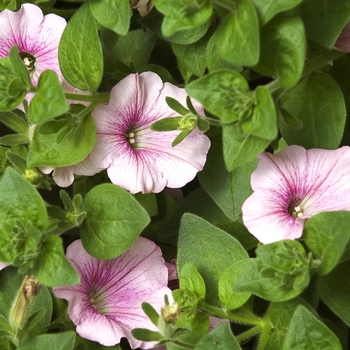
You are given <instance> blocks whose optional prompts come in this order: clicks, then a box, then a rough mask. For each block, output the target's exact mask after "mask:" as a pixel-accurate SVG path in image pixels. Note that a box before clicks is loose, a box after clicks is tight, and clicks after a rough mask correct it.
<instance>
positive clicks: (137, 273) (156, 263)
mask: <svg viewBox="0 0 350 350" xmlns="http://www.w3.org/2000/svg"><path fill="white" fill-rule="evenodd" d="M67 258H68V260H70V261H71V263H72V264H73V266H74V267H75V268H76V270H77V271H78V272H79V274H80V276H81V282H80V284H79V285H77V286H67V287H54V288H53V292H54V294H55V295H56V297H59V298H64V299H67V300H68V302H69V315H70V317H71V318H72V320H73V322H74V323H75V324H76V325H77V332H78V333H79V334H80V335H81V336H83V337H85V338H87V339H90V340H94V341H98V342H99V343H101V344H103V345H114V344H117V343H119V342H120V338H121V337H127V338H128V340H129V342H130V343H131V345H132V347H133V348H136V347H142V348H145V349H147V348H150V347H152V346H153V344H152V343H150V344H149V343H143V342H141V341H139V340H137V339H135V338H133V337H132V335H131V330H132V329H134V328H136V327H141V328H148V329H153V330H156V328H155V326H154V325H153V324H152V322H151V321H150V320H149V319H148V317H147V316H146V315H145V314H144V312H143V310H142V309H141V303H142V302H143V301H146V302H148V303H150V304H151V305H152V306H153V307H154V308H155V309H156V310H158V312H159V311H160V308H161V306H162V305H163V304H164V295H165V294H167V295H168V297H169V298H170V301H172V297H171V291H170V289H169V288H167V287H166V285H167V282H168V272H167V268H166V266H165V263H164V259H163V257H162V255H161V251H160V249H159V247H157V246H156V245H155V244H154V243H153V242H152V241H149V240H148V239H146V238H142V237H139V238H138V239H137V241H136V242H135V244H134V245H133V246H132V247H131V248H130V249H129V250H128V251H126V252H125V253H123V254H122V255H120V256H119V257H117V258H115V259H112V260H98V259H95V258H93V257H91V256H89V255H88V254H87V253H86V251H85V250H84V249H83V247H82V243H81V240H77V241H75V242H73V243H72V244H71V245H70V246H69V247H68V248H67ZM91 288H93V290H96V291H102V292H103V297H104V305H105V306H104V309H106V310H108V311H107V312H105V313H104V314H103V315H102V314H99V313H98V312H97V311H98V310H95V309H94V308H93V306H92V305H91V303H90V301H89V296H88V293H89V291H90V290H91ZM92 330H94V331H92Z"/></svg>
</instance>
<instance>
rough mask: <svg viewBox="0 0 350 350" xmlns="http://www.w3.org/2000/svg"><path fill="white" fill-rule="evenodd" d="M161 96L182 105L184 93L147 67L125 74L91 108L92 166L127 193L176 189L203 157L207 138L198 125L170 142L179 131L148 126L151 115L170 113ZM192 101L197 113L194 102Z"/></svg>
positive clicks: (201, 163) (198, 167) (197, 168)
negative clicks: (103, 99)
mask: <svg viewBox="0 0 350 350" xmlns="http://www.w3.org/2000/svg"><path fill="white" fill-rule="evenodd" d="M166 96H170V97H172V98H174V99H176V100H178V101H179V102H180V103H181V104H183V105H185V101H186V97H187V94H186V91H185V90H184V89H182V88H178V87H176V86H174V85H172V84H170V83H163V82H162V80H161V79H160V77H159V76H158V75H157V74H155V73H153V72H145V73H142V74H130V75H128V76H127V77H126V78H124V79H123V80H121V81H120V82H119V83H118V84H117V85H116V86H115V87H114V88H113V89H112V91H111V95H110V102H109V104H108V105H101V106H99V107H97V108H96V109H95V110H94V111H93V113H92V116H93V118H94V120H95V124H96V131H97V137H96V143H95V146H94V148H93V150H92V151H91V153H90V156H89V158H90V160H91V162H92V163H93V164H94V165H95V166H96V167H98V168H104V169H107V173H108V176H109V178H110V179H111V181H112V183H114V184H117V185H119V186H121V187H123V188H125V189H127V190H129V191H130V192H131V193H137V192H143V193H149V192H155V193H157V192H160V191H162V190H163V189H164V187H165V186H167V187H171V188H180V187H182V186H184V185H185V184H186V183H188V182H189V181H191V180H192V179H193V178H194V177H195V176H196V174H197V172H198V171H200V170H202V168H203V166H204V163H205V161H206V155H207V152H208V149H209V147H210V141H209V139H208V137H207V136H205V135H204V134H203V133H202V132H201V131H200V130H199V129H198V128H196V129H194V130H193V131H192V132H191V133H190V135H189V136H188V137H186V138H185V139H184V140H183V141H182V142H181V143H179V144H178V145H177V146H175V147H172V146H171V144H172V142H173V141H174V139H175V138H176V136H177V135H178V134H179V133H180V132H181V131H180V130H174V131H166V132H157V131H152V130H151V129H150V126H151V125H152V124H153V123H154V122H156V121H157V120H160V119H163V118H169V117H173V116H176V112H174V111H173V110H172V109H171V108H170V107H169V106H168V105H167V103H166V101H165V98H166ZM193 104H194V107H195V108H196V109H197V111H198V113H203V107H202V106H201V105H199V103H198V102H196V101H193Z"/></svg>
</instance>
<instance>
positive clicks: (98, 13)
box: [89, 0, 130, 35]
mask: <svg viewBox="0 0 350 350" xmlns="http://www.w3.org/2000/svg"><path fill="white" fill-rule="evenodd" d="M89 5H90V10H91V12H92V14H93V15H94V17H95V18H96V19H97V21H98V22H100V23H101V24H102V25H103V26H104V27H107V28H110V29H112V30H114V31H115V32H116V33H118V34H120V35H125V34H127V32H128V30H129V22H130V4H129V1H128V0H107V1H103V2H102V1H98V0H89Z"/></svg>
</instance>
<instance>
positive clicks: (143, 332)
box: [131, 328, 163, 342]
mask: <svg viewBox="0 0 350 350" xmlns="http://www.w3.org/2000/svg"><path fill="white" fill-rule="evenodd" d="M131 334H132V335H133V336H134V337H135V338H136V339H139V340H142V341H146V342H147V341H159V340H161V339H162V338H163V336H162V335H161V334H160V333H159V332H154V331H150V330H148V329H144V328H134V329H133V330H132V331H131Z"/></svg>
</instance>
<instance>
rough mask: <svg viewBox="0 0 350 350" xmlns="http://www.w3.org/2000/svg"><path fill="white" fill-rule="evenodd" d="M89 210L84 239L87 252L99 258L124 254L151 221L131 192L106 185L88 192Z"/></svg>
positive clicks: (87, 202)
mask: <svg viewBox="0 0 350 350" xmlns="http://www.w3.org/2000/svg"><path fill="white" fill-rule="evenodd" d="M85 209H86V221H85V223H84V225H83V226H82V231H81V240H82V242H83V245H84V248H85V249H86V251H87V252H88V253H89V254H90V255H92V256H94V257H95V258H98V259H112V258H115V257H117V256H119V255H120V254H122V253H124V252H125V251H126V250H127V249H129V248H130V247H131V246H132V245H133V243H134V242H135V241H136V239H137V237H138V236H139V235H140V233H141V231H142V230H143V229H144V228H145V227H146V226H147V224H148V223H149V221H150V219H149V216H148V214H147V212H146V210H145V209H144V208H143V207H142V206H141V205H140V204H139V203H138V202H137V201H136V199H135V198H134V197H133V196H132V195H131V194H130V193H128V192H127V191H125V190H124V189H122V188H120V187H118V186H115V185H112V184H102V185H99V186H96V187H94V188H93V189H92V190H91V191H90V192H88V194H87V195H86V197H85Z"/></svg>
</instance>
